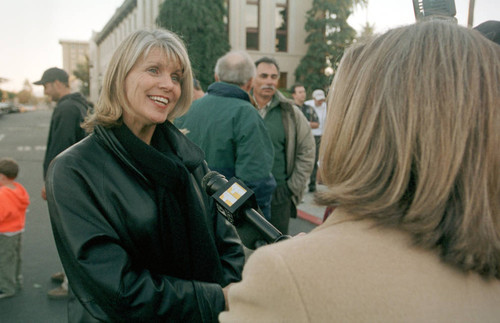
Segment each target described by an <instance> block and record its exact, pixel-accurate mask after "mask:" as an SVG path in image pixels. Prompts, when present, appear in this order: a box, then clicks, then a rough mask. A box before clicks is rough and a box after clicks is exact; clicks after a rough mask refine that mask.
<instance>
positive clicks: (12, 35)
mask: <svg viewBox="0 0 500 323" xmlns="http://www.w3.org/2000/svg"><path fill="white" fill-rule="evenodd" d="M262 1H269V0H262ZM123 2H124V0H2V1H1V4H0V13H1V14H2V17H1V19H0V46H1V49H0V77H1V78H6V79H8V80H9V81H8V82H4V83H1V84H0V88H2V89H4V90H8V91H13V92H18V91H20V90H22V88H23V84H24V82H25V80H26V79H27V80H28V81H29V82H30V83H33V82H35V81H37V80H39V79H40V78H41V76H42V74H43V72H44V71H45V70H46V69H47V68H49V67H53V66H57V67H61V68H62V47H61V45H60V44H59V40H61V39H63V40H84V41H88V40H90V38H91V37H92V32H93V31H97V32H98V31H101V30H102V28H103V27H104V25H105V24H106V23H107V22H108V20H109V19H110V18H111V17H112V16H113V14H114V13H115V10H116V9H117V8H118V7H119V6H120V5H121V4H122V3H123ZM455 5H456V9H457V15H456V17H457V19H458V23H459V24H460V25H463V26H465V25H467V17H468V6H469V0H455ZM486 20H500V0H476V7H475V15H474V24H473V25H474V26H475V25H478V24H479V23H481V22H484V21H486ZM414 21H415V15H414V12H413V4H412V0H368V6H367V7H364V8H363V7H356V8H355V11H354V14H353V15H352V16H351V17H350V18H349V20H348V22H349V24H350V25H351V26H353V27H354V28H355V29H357V30H359V31H360V30H361V29H362V26H363V25H365V24H366V22H368V23H370V24H371V25H374V26H375V31H376V32H377V33H382V32H384V31H386V30H387V29H389V28H393V27H397V26H401V25H406V24H411V23H413V22H414ZM33 89H34V91H35V94H36V95H42V92H43V89H42V87H41V86H37V85H33Z"/></svg>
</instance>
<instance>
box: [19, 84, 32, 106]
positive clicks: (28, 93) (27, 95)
mask: <svg viewBox="0 0 500 323" xmlns="http://www.w3.org/2000/svg"><path fill="white" fill-rule="evenodd" d="M17 99H18V100H19V103H21V104H32V103H35V102H36V98H35V96H34V95H33V86H32V85H31V83H30V81H29V80H27V79H26V80H24V83H23V89H22V90H21V91H19V92H18V93H17Z"/></svg>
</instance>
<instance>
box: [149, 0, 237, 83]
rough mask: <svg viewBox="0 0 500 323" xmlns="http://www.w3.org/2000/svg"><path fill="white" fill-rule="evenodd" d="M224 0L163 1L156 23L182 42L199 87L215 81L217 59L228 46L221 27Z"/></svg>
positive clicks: (226, 36) (224, 10)
mask: <svg viewBox="0 0 500 323" xmlns="http://www.w3.org/2000/svg"><path fill="white" fill-rule="evenodd" d="M225 15H226V9H225V7H224V0H190V1H186V0H168V1H164V2H163V4H162V6H161V8H160V14H159V15H158V18H157V23H158V25H160V26H161V27H163V28H166V29H169V30H171V31H173V32H175V33H176V34H178V35H179V36H180V37H181V38H182V39H183V40H184V42H185V44H186V48H187V50H188V54H189V58H190V60H191V64H192V66H193V73H194V77H195V78H196V79H198V81H199V82H200V84H201V86H202V88H204V89H206V87H207V86H208V85H209V84H211V83H213V82H214V67H215V63H216V62H217V59H218V58H219V57H221V56H222V55H224V54H225V53H226V52H227V51H229V49H230V45H229V40H228V34H227V31H226V30H225V26H224V16H225Z"/></svg>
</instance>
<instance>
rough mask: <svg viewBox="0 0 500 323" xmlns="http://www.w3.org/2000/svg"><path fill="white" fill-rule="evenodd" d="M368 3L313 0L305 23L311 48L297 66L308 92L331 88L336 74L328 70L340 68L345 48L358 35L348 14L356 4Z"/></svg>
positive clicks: (361, 0)
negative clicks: (327, 70) (332, 74)
mask: <svg viewBox="0 0 500 323" xmlns="http://www.w3.org/2000/svg"><path fill="white" fill-rule="evenodd" d="M365 3H366V0H313V6H312V8H311V9H310V10H309V11H308V12H307V21H306V25H305V29H306V31H307V32H308V33H309V35H308V36H307V38H306V44H309V48H308V50H307V53H306V55H305V56H304V57H303V58H302V59H301V61H300V64H299V66H298V67H297V69H296V70H295V77H296V79H297V81H298V82H301V83H302V84H304V85H305V88H306V90H307V92H308V93H311V92H312V91H313V90H315V89H325V90H326V89H328V86H329V85H330V83H331V78H332V77H333V76H330V77H329V76H327V75H326V74H325V70H326V69H327V68H332V70H333V71H335V70H336V66H337V65H338V62H339V60H340V58H341V57H342V54H343V53H344V50H345V48H346V47H347V46H349V45H350V44H351V43H352V42H353V40H354V38H355V37H356V31H355V30H354V29H353V28H352V27H351V26H349V24H348V23H347V18H349V16H350V15H351V14H352V9H353V7H354V6H355V5H357V4H365Z"/></svg>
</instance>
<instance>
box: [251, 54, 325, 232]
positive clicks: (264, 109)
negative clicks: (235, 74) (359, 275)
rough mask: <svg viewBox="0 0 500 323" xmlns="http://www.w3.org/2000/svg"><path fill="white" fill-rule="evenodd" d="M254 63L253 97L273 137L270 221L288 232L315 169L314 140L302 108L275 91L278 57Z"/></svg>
mask: <svg viewBox="0 0 500 323" xmlns="http://www.w3.org/2000/svg"><path fill="white" fill-rule="evenodd" d="M255 66H256V68H257V75H256V77H255V79H254V81H253V97H254V99H255V102H256V103H257V109H258V111H259V114H260V115H261V117H262V118H263V119H264V123H265V125H266V127H267V130H268V131H269V135H270V136H271V140H272V141H273V146H274V162H273V170H272V173H273V175H274V178H275V179H276V183H277V184H278V186H277V188H276V190H275V191H274V194H273V198H272V203H271V223H272V224H273V225H274V226H275V227H276V228H277V229H278V230H280V231H281V232H282V233H283V234H287V233H288V223H289V222H290V217H296V216H297V208H296V206H297V205H298V204H299V203H300V201H301V200H302V195H303V194H304V190H305V187H306V184H307V181H308V179H309V176H310V175H311V172H312V170H313V166H314V154H315V143H314V138H313V136H312V134H311V128H310V126H309V122H308V121H307V119H306V118H305V117H304V115H303V114H302V112H301V111H300V109H299V108H297V107H296V106H295V105H294V104H293V101H291V100H288V99H286V98H285V97H284V96H283V95H282V94H281V93H280V92H279V91H276V88H277V85H278V80H279V76H280V74H279V67H278V63H277V62H276V60H275V59H273V58H270V57H262V58H260V59H259V60H257V61H256V62H255Z"/></svg>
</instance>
